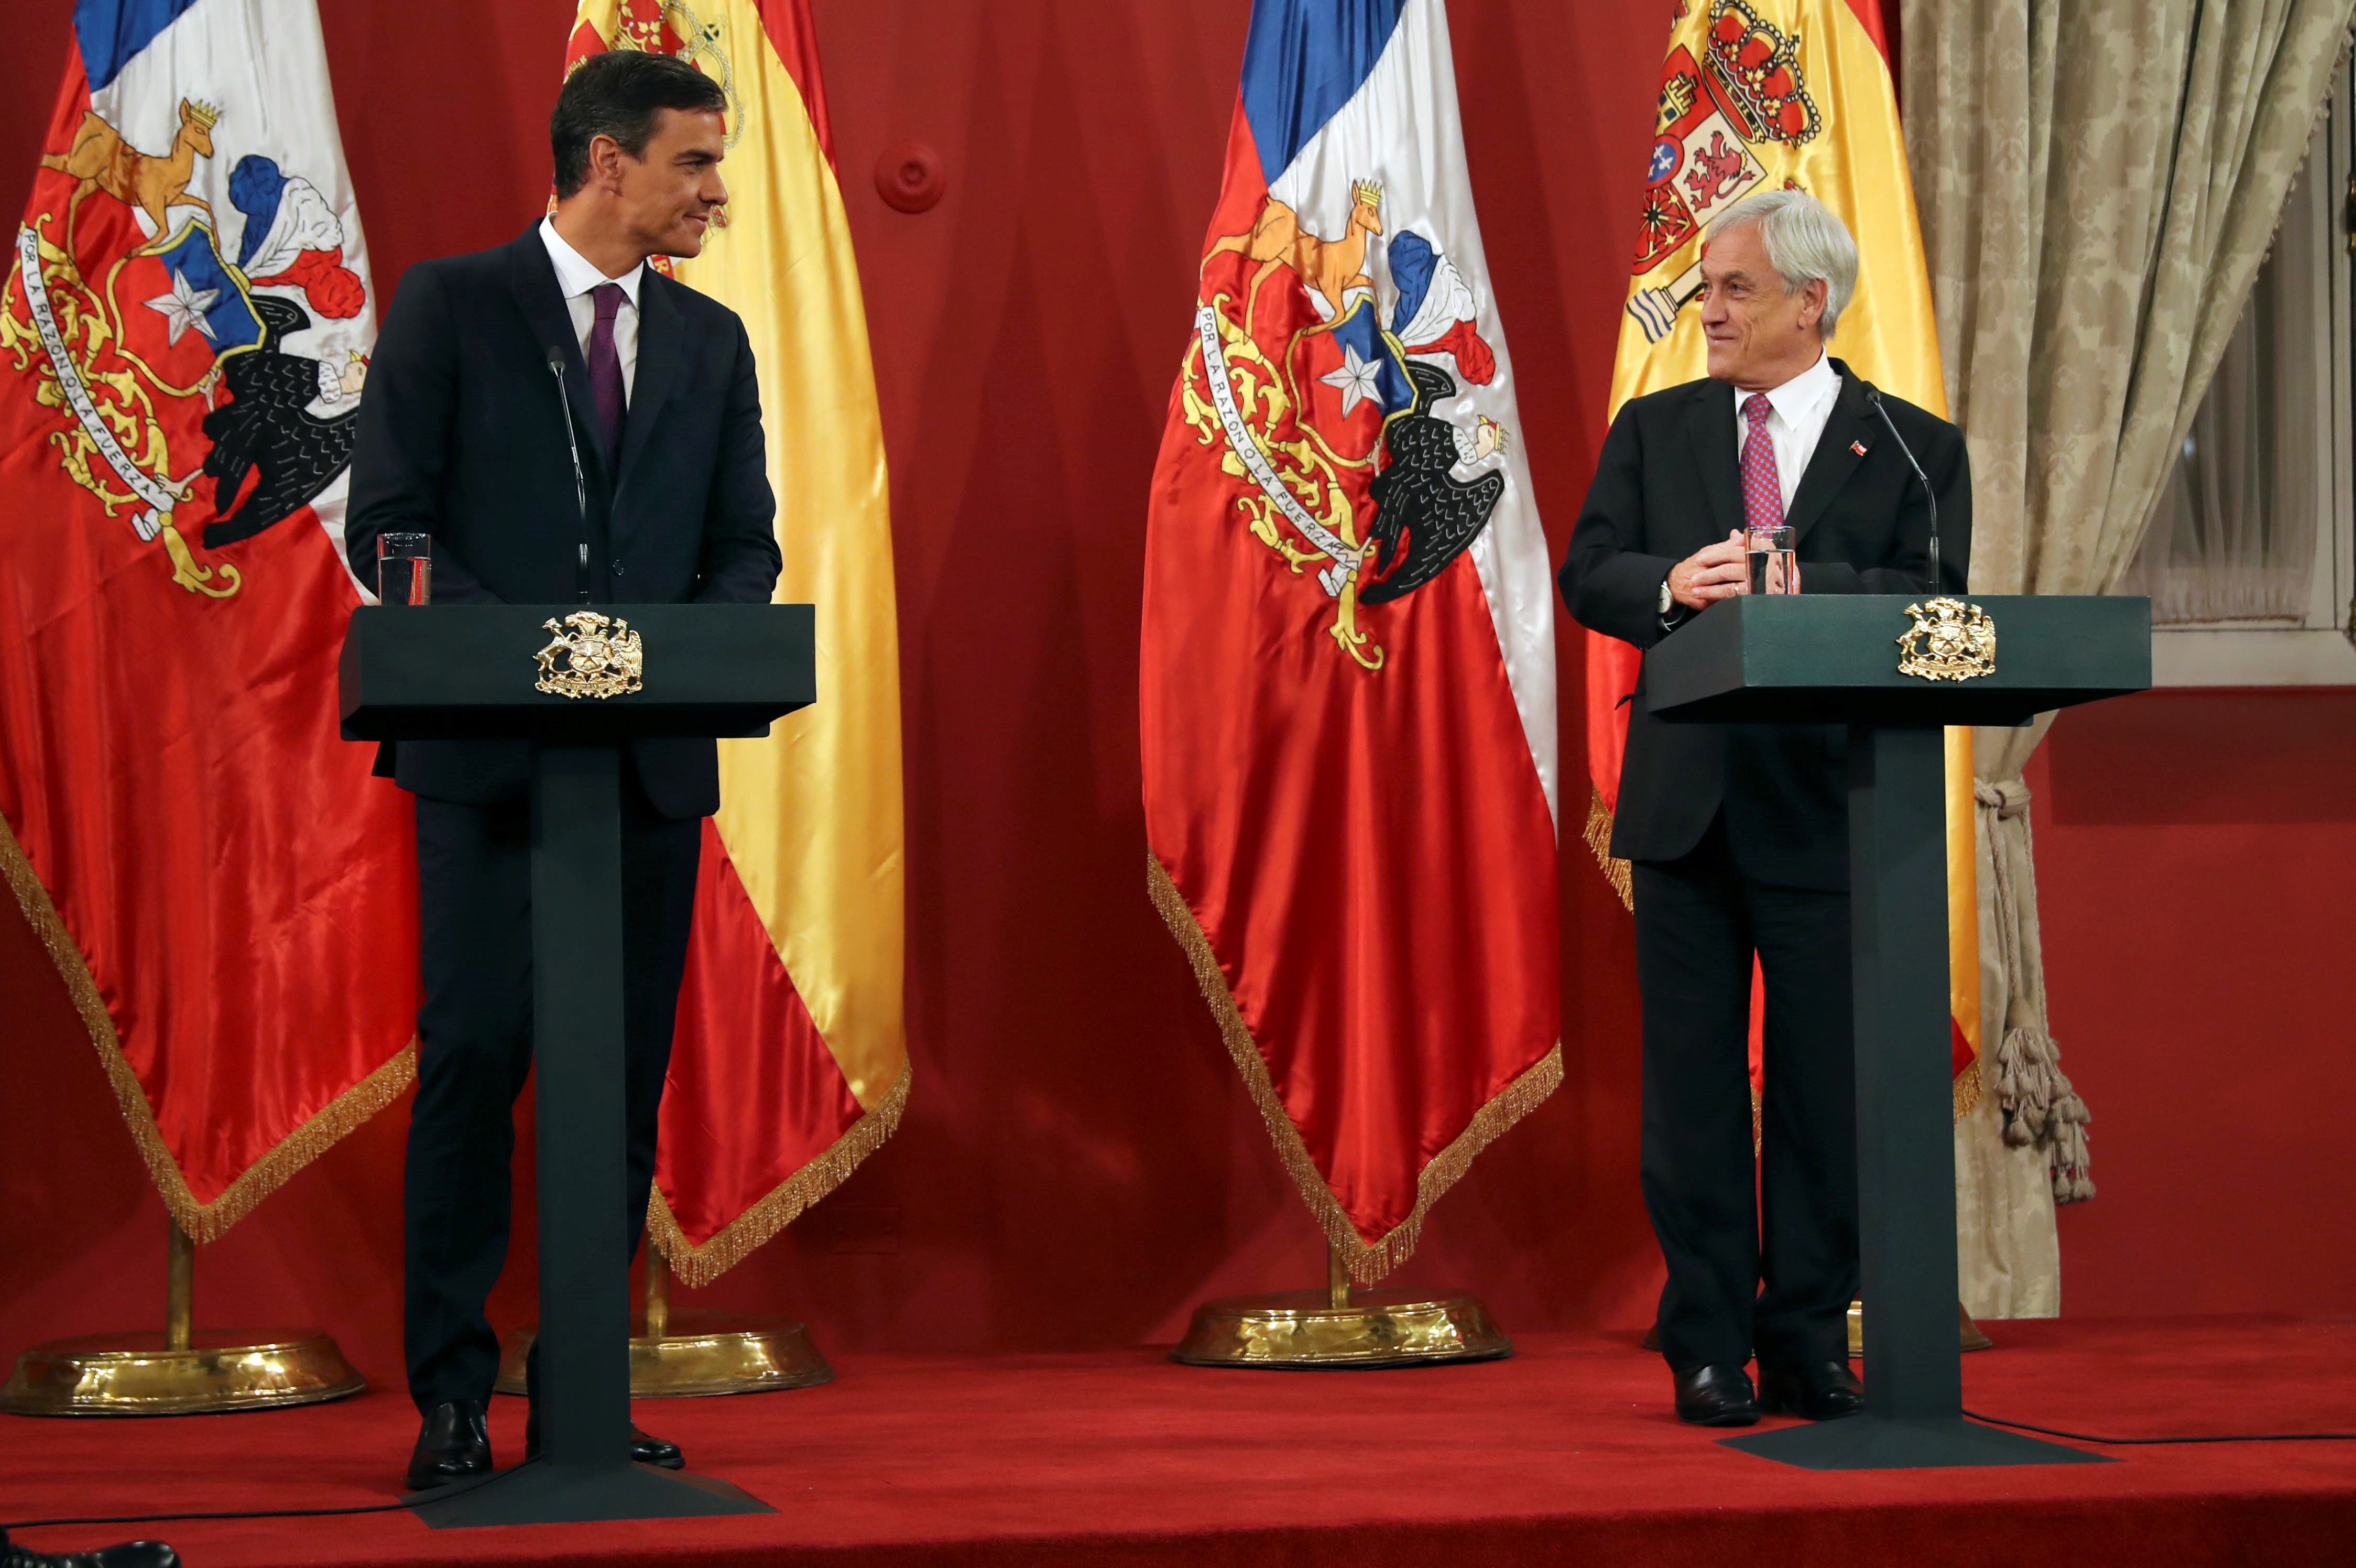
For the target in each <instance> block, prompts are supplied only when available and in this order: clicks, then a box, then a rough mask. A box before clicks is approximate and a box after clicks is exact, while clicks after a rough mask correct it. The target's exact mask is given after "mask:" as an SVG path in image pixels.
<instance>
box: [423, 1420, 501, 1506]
mask: <svg viewBox="0 0 2356 1568" xmlns="http://www.w3.org/2000/svg"><path fill="white" fill-rule="evenodd" d="M490 1468H491V1423H490V1413H489V1412H488V1410H487V1408H486V1407H485V1406H484V1404H483V1402H482V1401H481V1400H453V1401H450V1402H447V1403H444V1404H437V1405H435V1406H434V1408H433V1409H432V1410H429V1411H427V1412H425V1424H424V1425H423V1427H421V1428H420V1429H419V1430H418V1434H417V1446H416V1447H415V1448H413V1449H412V1450H411V1451H410V1455H409V1476H408V1481H409V1489H410V1490H411V1491H412V1492H422V1491H424V1490H425V1489H426V1488H427V1487H446V1486H448V1485H449V1484H450V1483H451V1482H453V1481H463V1480H465V1479H466V1477H469V1476H481V1475H486V1474H488V1473H489V1471H490Z"/></svg>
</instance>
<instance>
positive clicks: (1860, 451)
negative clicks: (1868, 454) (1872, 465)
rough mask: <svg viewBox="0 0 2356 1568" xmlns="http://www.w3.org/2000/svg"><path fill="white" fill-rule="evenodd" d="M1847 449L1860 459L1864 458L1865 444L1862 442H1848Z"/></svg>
mask: <svg viewBox="0 0 2356 1568" xmlns="http://www.w3.org/2000/svg"><path fill="white" fill-rule="evenodd" d="M1848 449H1849V450H1850V451H1852V452H1854V453H1856V454H1857V455H1858V456H1860V457H1862V456H1865V443H1864V442H1862V441H1852V442H1850V443H1849V444H1848Z"/></svg>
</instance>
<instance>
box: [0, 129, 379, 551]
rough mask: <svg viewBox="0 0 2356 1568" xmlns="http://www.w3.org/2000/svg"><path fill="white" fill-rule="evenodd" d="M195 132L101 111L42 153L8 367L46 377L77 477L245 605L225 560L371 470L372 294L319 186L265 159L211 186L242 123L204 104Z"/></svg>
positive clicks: (3, 339)
mask: <svg viewBox="0 0 2356 1568" xmlns="http://www.w3.org/2000/svg"><path fill="white" fill-rule="evenodd" d="M178 122H179V124H178V130H177V134H176V135H175V137H174V139H173V142H172V145H171V147H170V149H169V150H168V151H166V152H161V153H149V152H146V151H144V150H142V149H141V148H139V147H138V146H135V145H133V144H132V143H131V142H130V141H128V140H127V139H126V138H125V137H124V136H123V134H122V133H121V132H120V131H118V130H117V128H116V127H115V126H114V125H113V124H110V123H109V122H108V120H107V119H106V118H105V117H104V116H103V115H102V114H100V113H98V112H97V111H96V110H91V111H90V112H88V113H85V114H84V115H83V117H82V120H81V124H80V126H79V127H78V128H77V130H76V131H75V134H74V135H73V138H72V141H71V143H70V145H68V146H67V148H66V149H65V150H64V151H62V152H55V153H50V154H48V155H46V156H43V157H42V159H41V168H40V172H39V174H38V175H37V177H36V179H37V184H36V187H35V192H34V200H33V203H32V204H31V207H30V209H29V210H30V212H31V213H32V216H31V217H30V219H29V220H27V222H26V223H25V224H23V225H22V226H20V227H19V228H18V230H17V231H16V242H15V244H14V246H13V247H12V250H13V252H14V254H13V255H12V256H11V258H10V266H9V270H8V274H7V277H6V281H5V286H0V374H5V373H17V374H29V375H31V376H32V377H34V378H35V386H34V396H35V399H36V401H37V403H40V404H41V405H43V406H45V407H47V408H50V409H54V410H56V411H57V413H58V414H59V418H60V422H61V428H60V429H59V431H58V432H57V434H56V435H54V436H52V438H51V445H52V446H54V447H55V448H56V449H57V451H58V453H59V462H60V464H61V466H62V467H63V468H64V470H65V471H66V473H67V474H68V475H69V476H70V477H71V478H72V479H73V480H74V482H75V483H77V484H79V485H80V486H81V488H83V489H86V490H88V491H90V492H91V494H92V495H94V496H96V497H97V498H98V499H99V501H100V502H101V503H102V505H103V506H104V508H105V510H106V512H107V514H108V515H109V516H111V517H112V516H120V515H123V514H124V513H126V512H127V513H128V514H129V516H128V521H130V524H131V527H132V529H133V530H134V532H135V533H136V534H137V536H138V538H139V539H140V540H141V541H142V542H147V543H160V544H161V545H162V547H163V549H164V551H165V553H166V558H167V560H168V563H169V565H170V569H171V574H172V577H173V580H174V581H175V582H177V583H178V584H179V585H181V586H182V587H184V588H187V590H188V591H190V592H191V593H196V594H201V595H204V596H207V597H210V598H227V597H229V596H232V595H234V594H235V593H236V592H237V591H238V589H239V587H240V586H241V585H242V582H243V577H242V575H241V571H240V568H239V567H238V566H237V565H236V564H234V563H233V562H231V561H230V560H228V559H223V558H220V557H219V556H217V555H216V554H215V553H216V552H220V551H222V550H224V549H226V548H228V547H230V546H231V545H235V544H237V543H239V542H242V541H245V540H249V539H252V537H254V536H255V535H256V534H259V533H261V532H262V531H264V530H266V529H269V528H272V527H273V526H275V525H276V524H278V523H280V522H283V521H285V520H286V519H288V518H290V517H293V516H294V515H295V514H296V513H297V512H300V511H301V510H303V509H305V507H308V506H311V505H312V504H313V503H314V502H316V501H319V500H320V499H321V498H322V496H323V495H325V494H326V492H327V490H328V489H329V488H330V487H331V486H332V485H333V484H334V482H335V480H336V478H337V476H339V475H340V474H342V473H343V472H344V470H345V468H346V467H348V464H349V462H350V460H351V450H352V441H353V436H354V435H355V428H356V424H357V420H358V417H359V394H360V390H361V387H362V386H363V384H364V383H365V381H366V380H367V376H368V360H367V358H366V355H365V354H364V353H362V352H361V351H360V349H359V347H357V346H355V345H357V344H359V343H364V342H365V340H366V339H365V336H364V334H365V322H364V321H363V320H361V319H359V318H360V317H361V313H362V312H363V310H364V309H365V308H366V306H367V304H368V292H367V285H366V284H365V283H364V282H363V281H362V279H361V277H360V275H359V274H358V273H357V272H356V271H354V270H353V269H352V268H351V267H348V266H346V265H345V264H344V245H345V235H344V231H343V224H342V221H341V220H339V219H338V218H337V214H336V212H335V209H333V208H332V207H331V206H330V205H329V203H328V202H327V199H326V198H325V197H323V196H322V195H321V194H320V192H319V190H318V189H317V188H316V187H314V186H313V185H312V184H311V183H310V182H309V181H307V180H305V179H303V178H301V177H296V176H290V175H288V174H286V173H285V172H284V170H283V169H282V168H281V167H280V166H279V164H278V163H277V162H276V161H275V160H274V159H273V158H269V157H265V156H261V155H258V154H255V155H249V156H245V157H243V158H241V159H240V160H239V161H238V163H237V164H236V165H235V166H234V167H233V168H232V169H230V172H229V174H228V177H227V178H226V180H225V181H218V180H212V179H208V178H204V176H206V175H207V174H208V172H209V170H210V168H211V167H212V160H213V159H214V157H215V137H216V134H217V133H218V132H219V130H220V127H221V126H222V124H223V122H224V112H223V111H222V110H221V109H220V108H217V107H215V106H214V105H212V104H210V103H207V102H200V101H198V100H194V99H184V100H182V101H181V102H180V103H179V106H178ZM192 185H194V186H198V187H199V188H202V189H206V190H209V191H210V192H211V195H212V199H211V200H208V199H206V198H205V197H204V196H202V195H199V194H198V193H197V192H196V191H194V190H191V186H192ZM224 198H225V205H226V206H227V207H228V208H229V209H230V212H229V217H230V219H232V220H236V222H237V237H236V243H235V246H234V252H233V253H234V258H235V259H234V260H232V259H231V255H232V252H231V250H230V244H229V238H228V236H227V234H226V233H225V232H224V231H223V230H222V228H221V223H222V214H221V213H220V210H219V209H218V205H217V204H221V203H223V200H224ZM347 323H349V324H351V325H349V326H347V325H346V324H347ZM319 328H327V330H325V331H322V330H319ZM323 338H324V339H327V340H328V345H331V346H324V351H323V349H317V348H315V349H306V348H305V345H304V341H303V340H305V339H310V340H312V341H314V342H317V341H318V340H320V339H323ZM337 347H340V348H341V352H340V353H338V352H337V351H336V349H337ZM206 480H210V481H211V482H210V484H209V485H208V484H206V483H205V481H206Z"/></svg>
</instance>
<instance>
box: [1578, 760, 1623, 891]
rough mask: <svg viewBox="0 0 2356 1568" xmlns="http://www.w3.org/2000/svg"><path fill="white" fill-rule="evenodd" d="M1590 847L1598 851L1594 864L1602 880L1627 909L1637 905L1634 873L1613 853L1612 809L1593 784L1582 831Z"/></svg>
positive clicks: (1588, 796) (1588, 795) (1588, 794)
mask: <svg viewBox="0 0 2356 1568" xmlns="http://www.w3.org/2000/svg"><path fill="white" fill-rule="evenodd" d="M1581 836H1582V837H1584V838H1585V839H1586V840H1587V847H1588V848H1589V849H1591V850H1593V851H1594V852H1595V864H1596V865H1598V866H1599V867H1601V869H1602V872H1603V880H1604V881H1606V882H1609V883H1610V884H1612V891H1613V892H1614V893H1617V894H1619V895H1620V902H1621V904H1622V907H1624V908H1628V909H1632V910H1633V909H1634V908H1636V888H1635V881H1634V875H1633V872H1632V870H1631V869H1630V867H1629V865H1628V863H1627V862H1626V861H1624V860H1614V859H1613V858H1612V811H1611V809H1610V808H1609V807H1607V806H1605V805H1604V803H1603V792H1602V791H1601V789H1596V788H1595V787H1594V786H1593V785H1590V786H1589V787H1588V791H1587V832H1585V833H1584V834H1582V835H1581Z"/></svg>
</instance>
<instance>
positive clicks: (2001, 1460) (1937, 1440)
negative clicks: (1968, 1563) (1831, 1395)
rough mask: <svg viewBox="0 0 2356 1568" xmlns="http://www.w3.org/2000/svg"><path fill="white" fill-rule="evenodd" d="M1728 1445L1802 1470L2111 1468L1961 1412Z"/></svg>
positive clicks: (1857, 1422)
mask: <svg viewBox="0 0 2356 1568" xmlns="http://www.w3.org/2000/svg"><path fill="white" fill-rule="evenodd" d="M1719 1444H1720V1445H1721V1446H1723V1447H1727V1448H1739V1449H1740V1450H1741V1451H1742V1452H1743V1453H1745V1454H1756V1455H1759V1457H1761V1458H1762V1459H1773V1460H1775V1461H1777V1462H1778V1463H1780V1464H1784V1465H1797V1466H1799V1467H1800V1468H1802V1469H1804V1470H1938V1469H1954V1468H1962V1467H1965V1466H1982V1465H2108V1464H2112V1463H2114V1462H2115V1461H2113V1460H2112V1459H2111V1458H2109V1457H2108V1456H2107V1455H2101V1454H2088V1453H2086V1452H2084V1451H2083V1450H2082V1449H2077V1448H2071V1447H2067V1446H2065V1445H2063V1444H2059V1443H2047V1442H2045V1441H2044V1440H2043V1439H2041V1438H2036V1437H2030V1436H2028V1435H2026V1434H2021V1433H2018V1432H2007V1431H2005V1430H2004V1429H2002V1428H2001V1427H1995V1426H1983V1425H1981V1424H1980V1423H1978V1422H1976V1421H1965V1419H1964V1418H1963V1417H1961V1416H1959V1415H1951V1416H1929V1417H1922V1418H1919V1419H1909V1418H1903V1417H1901V1418H1894V1419H1893V1418H1891V1417H1889V1416H1880V1415H1852V1416H1849V1417H1847V1418H1846V1419H1845V1420H1841V1421H1819V1422H1815V1423H1811V1424H1809V1425H1806V1426H1789V1427H1785V1428H1783V1430H1781V1431H1779V1432H1754V1433H1752V1434H1751V1435H1749V1436H1747V1437H1725V1438H1720V1439H1719Z"/></svg>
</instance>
